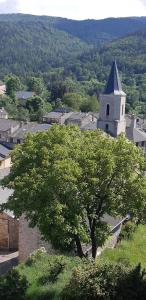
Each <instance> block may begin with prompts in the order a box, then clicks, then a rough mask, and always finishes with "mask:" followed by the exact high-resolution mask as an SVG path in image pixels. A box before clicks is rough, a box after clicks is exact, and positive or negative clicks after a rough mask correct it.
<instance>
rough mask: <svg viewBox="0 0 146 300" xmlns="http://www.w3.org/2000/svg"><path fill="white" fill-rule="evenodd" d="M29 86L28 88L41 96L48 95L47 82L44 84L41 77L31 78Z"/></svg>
mask: <svg viewBox="0 0 146 300" xmlns="http://www.w3.org/2000/svg"><path fill="white" fill-rule="evenodd" d="M27 86H28V90H29V91H33V92H35V93H36V95H38V96H40V97H44V96H47V89H46V87H45V84H44V82H43V79H42V78H39V77H31V78H29V80H28V83H27Z"/></svg>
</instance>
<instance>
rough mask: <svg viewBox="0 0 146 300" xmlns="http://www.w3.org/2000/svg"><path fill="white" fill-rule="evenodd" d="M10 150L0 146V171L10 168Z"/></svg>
mask: <svg viewBox="0 0 146 300" xmlns="http://www.w3.org/2000/svg"><path fill="white" fill-rule="evenodd" d="M10 154H11V150H10V149H8V148H6V147H4V146H3V145H1V144H0V170H2V169H5V168H10V166H11V155H10Z"/></svg>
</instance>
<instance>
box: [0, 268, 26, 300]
mask: <svg viewBox="0 0 146 300" xmlns="http://www.w3.org/2000/svg"><path fill="white" fill-rule="evenodd" d="M27 288H28V282H27V279H26V277H25V276H22V275H20V273H19V272H18V270H15V269H11V270H10V271H9V272H8V273H7V274H6V275H4V276H1V277H0V299H1V300H25V299H26V297H25V296H26V290H27Z"/></svg>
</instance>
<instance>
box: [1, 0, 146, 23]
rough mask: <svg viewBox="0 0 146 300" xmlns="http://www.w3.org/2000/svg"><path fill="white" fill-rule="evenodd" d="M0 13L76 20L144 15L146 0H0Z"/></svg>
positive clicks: (145, 13) (145, 12)
mask: <svg viewBox="0 0 146 300" xmlns="http://www.w3.org/2000/svg"><path fill="white" fill-rule="evenodd" d="M0 13H28V14H34V15H49V16H59V17H66V18H70V19H76V20H83V19H103V18H107V17H126V16H146V0H0Z"/></svg>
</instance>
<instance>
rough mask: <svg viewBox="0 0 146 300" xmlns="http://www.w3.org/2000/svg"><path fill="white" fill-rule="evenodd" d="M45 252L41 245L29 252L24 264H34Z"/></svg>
mask: <svg viewBox="0 0 146 300" xmlns="http://www.w3.org/2000/svg"><path fill="white" fill-rule="evenodd" d="M44 254H46V250H45V248H44V247H41V248H40V249H37V250H35V251H34V252H32V253H31V254H30V256H29V257H28V259H27V261H26V263H25V264H26V265H27V266H29V267H31V266H32V265H33V264H35V263H36V262H37V261H39V260H41V258H42V257H43V255H44Z"/></svg>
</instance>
